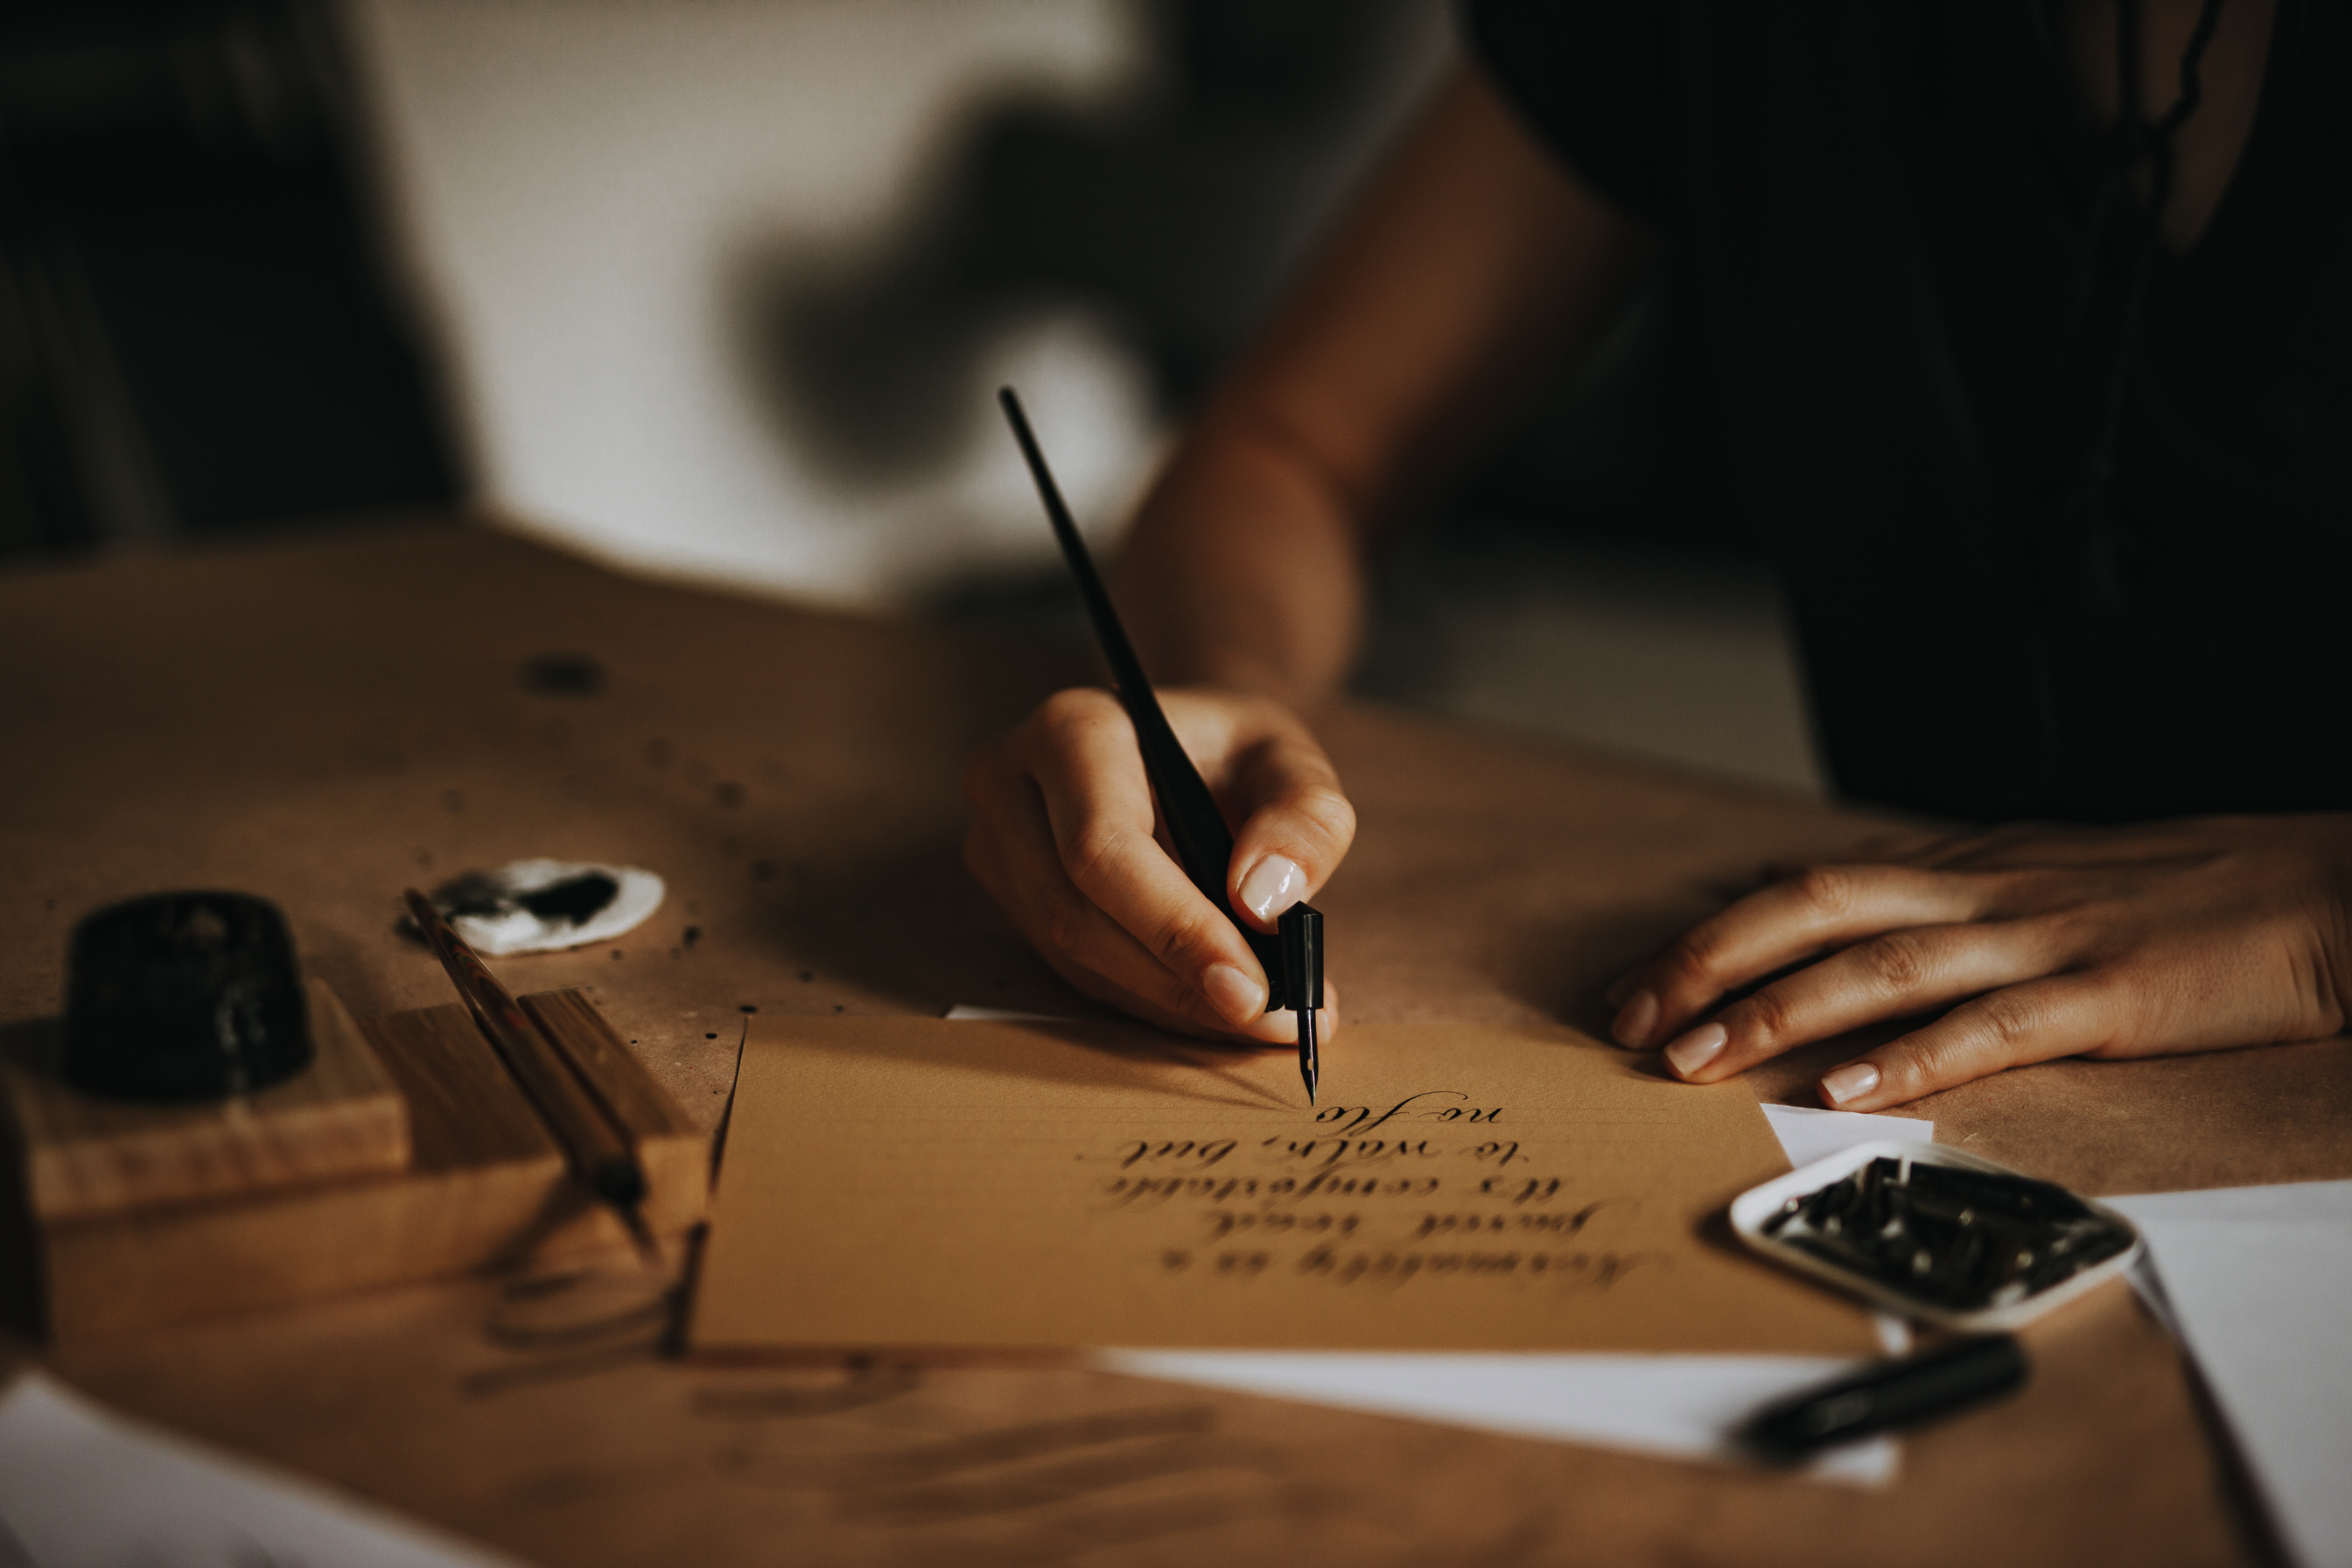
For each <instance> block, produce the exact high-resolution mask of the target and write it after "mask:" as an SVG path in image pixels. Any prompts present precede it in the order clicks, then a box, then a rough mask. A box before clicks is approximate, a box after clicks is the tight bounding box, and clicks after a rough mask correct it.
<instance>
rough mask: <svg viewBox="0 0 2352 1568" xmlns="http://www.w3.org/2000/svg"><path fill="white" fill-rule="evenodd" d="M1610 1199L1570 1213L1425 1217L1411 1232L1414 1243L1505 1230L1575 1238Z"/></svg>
mask: <svg viewBox="0 0 2352 1568" xmlns="http://www.w3.org/2000/svg"><path fill="white" fill-rule="evenodd" d="M1610 1202H1611V1200H1610V1199H1607V1198H1602V1199H1601V1200H1599V1201H1598V1202H1596V1203H1589V1204H1587V1205H1584V1206H1583V1207H1582V1208H1580V1209H1578V1210H1577V1211H1576V1212H1575V1213H1574V1214H1512V1215H1502V1214H1425V1215H1422V1216H1421V1226H1420V1228H1418V1229H1416V1230H1415V1231H1414V1232H1413V1233H1412V1239H1413V1240H1415V1241H1427V1240H1428V1239H1429V1238H1430V1237H1433V1236H1454V1235H1469V1236H1475V1235H1476V1234H1478V1233H1480V1232H1486V1233H1490V1234H1491V1233H1494V1232H1499V1231H1507V1232H1510V1233H1512V1234H1514V1235H1520V1236H1525V1235H1528V1234H1531V1233H1532V1234H1537V1235H1550V1236H1576V1235H1579V1234H1580V1233H1581V1232H1582V1231H1583V1229H1584V1227H1585V1226H1588V1225H1590V1224H1591V1223H1592V1216H1593V1215H1596V1214H1598V1213H1600V1212H1601V1210H1602V1209H1604V1208H1606V1207H1608V1206H1609V1205H1610Z"/></svg>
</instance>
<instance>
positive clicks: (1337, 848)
mask: <svg viewBox="0 0 2352 1568" xmlns="http://www.w3.org/2000/svg"><path fill="white" fill-rule="evenodd" d="M1234 784H1235V789H1234V799H1235V802H1236V804H1237V805H1239V806H1240V807H1241V809H1242V811H1243V813H1244V816H1243V820H1242V826H1241V831H1240V832H1238V833H1236V834H1234V858H1233V864H1232V865H1231V866H1229V867H1228V868H1226V871H1225V892H1226V896H1227V897H1228V898H1229V899H1230V900H1232V902H1233V907H1234V910H1237V911H1238V912H1239V913H1240V914H1241V917H1242V919H1243V920H1244V921H1247V922H1248V923H1249V924H1251V925H1253V926H1255V927H1256V928H1257V929H1258V930H1259V931H1272V930H1274V929H1275V922H1276V921H1277V920H1279V919H1280V918H1281V916H1282V912H1283V911H1284V910H1287V909H1288V908H1290V906H1291V905H1293V904H1296V903H1298V902H1300V901H1302V900H1306V899H1308V898H1310V897H1312V896H1313V895H1314V894H1315V893H1316V891H1317V890H1318V889H1320V888H1321V887H1322V886H1323V884H1324V883H1325V882H1327V881H1328V880H1329V879H1330V877H1331V873H1332V872H1334V871H1336V870H1338V869H1339V862H1340V861H1341V860H1343V859H1345V858H1347V854H1348V847H1349V845H1350V844H1352V843H1354V842H1355V838H1356V808H1355V807H1354V806H1352V805H1349V803H1348V797H1347V796H1346V795H1343V794H1341V793H1340V790H1339V773H1338V772H1337V771H1336V770H1334V769H1333V768H1332V766H1331V760H1330V758H1328V757H1327V756H1325V755H1324V754H1323V748H1322V747H1320V746H1318V745H1317V744H1316V743H1315V741H1314V739H1313V737H1311V736H1309V735H1308V734H1307V732H1306V731H1305V729H1304V728H1303V727H1302V728H1299V729H1297V730H1288V729H1286V730H1284V731H1280V732H1277V733H1275V734H1272V735H1268V736H1266V737H1265V738H1264V739H1263V740H1261V741H1260V742H1258V743H1257V744H1256V745H1255V746H1253V747H1251V748H1250V751H1249V753H1248V755H1247V756H1245V757H1244V758H1243V759H1242V765H1241V766H1240V767H1238V768H1236V769H1235V771H1234Z"/></svg>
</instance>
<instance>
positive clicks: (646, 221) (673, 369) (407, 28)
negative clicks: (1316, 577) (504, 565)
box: [346, 0, 1160, 605]
mask: <svg viewBox="0 0 2352 1568" xmlns="http://www.w3.org/2000/svg"><path fill="white" fill-rule="evenodd" d="M346 4H347V6H348V24H349V26H348V32H349V34H350V36H351V37H352V43H353V45H354V47H355V52H356V53H357V54H358V56H359V57H360V59H361V62H362V74H363V78H364V80H365V83H366V86H367V89H368V92H369V94H370V96H371V98H372V100H373V101H372V103H371V105H370V110H371V113H372V114H373V118H374V120H375V121H376V122H377V124H378V126H379V127H380V131H381V140H382V142H383V148H382V152H383V163H384V166H385V173H386V176H387V179H388V182H389V184H390V186H391V195H392V196H393V199H394V210H395V215H396V218H395V228H396V231H397V233H398V235H399V237H400V239H401V242H402V244H403V246H404V249H405V251H406V252H407V258H408V261H409V264H410V268H411V270H412V272H413V274H414V275H415V279H416V282H417V285H418V289H419V292H420V294H421V296H422V298H423V300H424V303H425V309H426V314H427V317H428V320H429V321H430V322H431V324H432V325H433V326H434V327H435V329H436V332H437V336H438V339H439V342H437V344H436V347H438V349H439V350H440V352H441V355H442V359H443V363H445V364H446V366H447V367H448V369H449V373H450V379H451V382H452V391H453V393H454V395H455V396H456V400H457V413H458V416H459V418H460V421H461V423H462V424H463V425H464V426H465V427H466V430H467V434H468V436H469V437H470V439H471V442H472V446H473V458H474V461H475V467H476V471H477V473H478V476H479V478H480V480H481V485H482V489H483V492H484V499H485V500H488V502H489V503H490V504H491V505H492V506H494V507H495V508H497V509H499V510H502V511H504V512H506V513H507V514H509V515H510V516H511V517H513V518H514V519H515V520H516V521H517V522H518V525H519V526H522V527H524V528H527V529H530V530H536V531H544V532H546V533H548V534H550V535H551V536H553V537H557V538H560V539H562V540H564V541H567V542H571V543H572V544H573V545H575V546H577V547H580V548H583V549H585V550H587V551H588V552H591V553H593V554H597V555H600V556H603V557H604V558H606V559H608V560H611V561H613V562H615V563H621V564H625V565H630V566H635V567H637V568H640V569H647V570H652V571H655V572H658V573H664V574H677V575H683V576H688V577H697V578H704V579H711V580H719V581H724V582H728V583H731V584H738V585H741V586H746V587H753V588H763V589H775V590H781V591H785V592H790V593H795V594H801V595H812V596H817V597H824V598H830V599H835V600H838V601H845V602H848V603H854V604H866V605H881V604H887V603H889V602H892V601H893V600H896V599H899V598H902V597H903V596H904V595H907V594H908V593H910V592H913V591H917V590H919V589H920V588H921V587H923V586H925V585H927V584H929V583H931V582H933V581H936V580H939V579H941V578H943V577H946V576H948V575H950V574H954V573H956V572H959V571H963V570H969V569H971V568H973V567H986V566H990V565H994V566H1003V565H1005V564H1007V563H1013V562H1017V561H1023V560H1037V559H1042V558H1043V557H1044V555H1045V552H1047V551H1048V550H1049V549H1050V542H1049V540H1048V537H1047V535H1046V533H1045V529H1044V525H1043V522H1042V520H1041V517H1040V515H1039V513H1038V510H1037V507H1036V501H1035V499H1034V494H1033V493H1032V492H1031V491H1030V490H1029V489H1028V481H1027V479H1026V477H1025V475H1024V472H1023V470H1022V469H1021V468H1020V465H1019V460H1018V458H1017V455H1016V454H1015V453H1014V451H1013V448H1012V447H1011V444H1010V442H1009V441H1007V440H1006V439H1005V438H1004V437H1003V435H1002V433H1001V432H1000V431H998V430H997V429H996V428H995V426H993V424H992V422H989V421H976V422H975V425H974V428H975V431H976V432H978V433H979V436H978V437H976V438H975V439H974V441H973V442H972V444H971V448H970V449H969V450H968V451H966V452H965V453H964V454H962V456H961V458H960V460H959V461H958V462H957V463H956V464H955V465H954V466H953V468H952V471H951V472H950V475H949V477H947V478H945V479H938V480H932V481H929V482H926V483H924V484H922V485H920V486H919V487H909V486H902V487H897V488H883V489H873V490H845V489H840V488H837V487H834V486H829V485H828V484H827V483H825V482H824V480H822V479H820V478H818V477H817V474H816V472H815V470H814V468H813V466H812V465H810V464H807V463H804V462H803V461H801V460H799V458H798V457H797V455H796V453H795V451H794V448H793V435H792V430H791V421H790V418H789V409H785V410H783V411H782V412H783V414H784V415H785V417H783V418H782V419H780V418H779V417H778V411H777V409H776V406H775V404H776V394H775V393H774V392H773V391H772V390H766V389H755V382H756V379H757V378H756V376H755V374H754V367H753V365H752V363H751V353H749V352H748V351H747V350H746V348H745V345H744V343H743V342H742V341H741V339H742V335H743V331H744V323H742V322H741V321H739V320H736V319H733V318H732V315H731V311H732V310H733V309H734V307H733V306H732V304H731V302H730V277H731V276H732V272H731V269H732V268H735V267H737V266H738V265H739V264H740V258H743V257H745V256H747V255H773V254H789V253H790V252H791V251H792V250H793V249H794V248H806V249H810V250H817V249H821V248H822V247H824V246H827V245H833V246H836V247H838V246H845V245H849V246H855V245H859V244H865V243H870V242H871V241H872V240H873V238H874V237H875V236H876V235H877V234H880V233H884V232H887V229H888V227H889V226H891V225H892V224H893V223H894V222H895V221H897V220H898V218H899V216H901V215H902V214H903V213H904V212H905V211H907V210H908V207H909V205H911V204H912V203H913V202H914V201H915V200H916V199H918V196H919V192H920V190H921V187H922V181H923V178H924V176H925V174H926V173H927V171H928V169H929V165H930V163H931V162H932V160H933V158H934V157H935V155H936V154H937V153H939V152H940V150H941V149H942V147H943V146H944V145H945V144H946V142H948V141H949V139H950V136H951V134H952V132H953V131H954V129H955V127H956V126H957V124H958V122H959V120H960V118H961V117H962V116H965V115H966V114H968V113H969V112H970V111H971V110H972V109H973V108H974V107H975V106H976V105H977V104H978V103H979V102H980V101H982V100H983V99H986V98H989V97H992V96H995V95H998V94H1001V93H1002V92H1003V91H1004V90H1005V89H1008V88H1014V87H1028V88H1030V89H1033V90H1037V91H1043V92H1048V93H1054V94H1059V95H1066V97H1067V98H1068V99H1070V100H1074V101H1076V102H1079V103H1082V104H1083V103H1095V104H1101V103H1106V102H1108V101H1110V100H1115V99H1116V98H1117V97H1118V95H1120V94H1121V93H1123V92H1129V91H1133V90H1136V89H1137V88H1138V86H1139V77H1140V74H1141V73H1142V72H1143V71H1144V69H1145V68H1146V67H1145V62H1144V60H1143V58H1142V56H1141V50H1142V47H1143V38H1142V36H1141V32H1140V29H1139V26H1137V22H1136V18H1135V16H1133V14H1132V13H1131V12H1130V10H1129V8H1128V7H1127V6H1126V5H1123V4H1120V3H1119V0H990V3H988V4H972V3H962V0H346ZM992 360H993V363H990V364H989V365H987V366H986V367H985V370H984V374H982V376H981V377H979V378H977V379H976V380H975V384H974V385H973V388H972V395H973V396H974V398H975V399H985V398H986V397H987V396H988V395H989V393H990V392H991V390H992V388H993V387H994V385H995V384H997V383H998V382H999V381H1003V380H1010V381H1015V382H1017V383H1018V384H1020V385H1021V387H1022V389H1023V395H1024V399H1025V400H1026V401H1027V402H1028V404H1029V405H1030V409H1031V415H1032V417H1033V419H1034V421H1035V423H1036V424H1037V426H1039V430H1040V434H1041V436H1042V437H1044V438H1045V441H1046V442H1047V445H1048V447H1049V449H1050V451H1051V453H1052V455H1053V457H1054V459H1055V467H1056V468H1057V470H1058V471H1059V474H1060V476H1061V479H1062V481H1063V484H1064V488H1065V489H1066V491H1067V492H1068V493H1069V495H1070V499H1071V501H1072V505H1073V509H1074V510H1076V512H1077V513H1078V515H1079V516H1080V517H1081V519H1083V520H1085V521H1087V523H1088V524H1089V525H1090V527H1099V526H1102V525H1105V524H1110V523H1115V522H1116V521H1118V517H1119V514H1120V512H1121V511H1122V510H1124V507H1125V505H1126V503H1127V501H1128V500H1129V497H1130V496H1131V494H1132V492H1133V491H1134V490H1135V489H1137V488H1138V487H1139V484H1140V483H1141V481H1142V480H1143V479H1145V478H1146V477H1147V469H1148V468H1149V464H1150V458H1151V457H1152V454H1153V452H1154V449H1155V445H1156V442H1157V441H1158V439H1159V438H1160V437H1159V433H1158V432H1156V431H1155V430H1153V429H1152V428H1151V426H1150V416H1149V414H1148V411H1147V395H1148V389H1147V384H1146V380H1145V375H1144V372H1143V370H1142V368H1141V367H1140V366H1139V364H1137V363H1134V362H1133V360H1132V359H1131V357H1130V356H1129V354H1128V353H1126V352H1125V351H1124V350H1123V349H1121V348H1120V347H1119V346H1118V344H1117V343H1116V342H1113V341H1112V340H1111V339H1110V338H1109V337H1108V334H1107V333H1106V332H1105V331H1102V330H1100V329H1099V328H1097V327H1096V326H1095V325H1094V324H1093V323H1091V322H1089V321H1087V319H1086V318H1085V317H1084V316H1083V315H1080V314H1076V313H1064V314H1054V315H1044V316H1040V317H1037V318H1034V319H1032V320H1030V321H1026V322H1024V323H1023V324H1022V325H1021V326H1019V327H1018V328H1016V329H1014V330H1013V331H1009V332H1008V334H1007V335H1006V337H1005V338H1004V339H1003V341H1001V342H999V343H998V344H997V345H996V346H995V349H994V352H993V355H992Z"/></svg>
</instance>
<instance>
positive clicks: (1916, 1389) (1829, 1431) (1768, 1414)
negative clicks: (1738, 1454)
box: [1739, 1334, 2026, 1462]
mask: <svg viewBox="0 0 2352 1568" xmlns="http://www.w3.org/2000/svg"><path fill="white" fill-rule="evenodd" d="M2025 1377H2026V1362H2025V1352H2024V1351H2023V1350H2022V1349H2021V1348H2020V1347H2019V1345H2018V1342H2017V1340H2016V1338H2015V1337H2014V1336H2013V1335H2010V1334H1985V1335H1980V1336H1977V1337H1974V1338H1969V1339H1962V1340H1955V1341H1953V1342H1951V1343H1949V1344H1946V1345H1940V1346H1938V1347H1937V1348H1936V1349H1934V1350H1931V1351H1928V1352H1925V1353H1924V1354H1920V1355H1916V1356H1911V1357H1908V1358H1906V1359H1904V1360H1900V1361H1885V1362H1879V1363H1875V1364H1874V1365H1872V1366H1868V1367H1864V1369H1863V1370H1862V1371H1860V1372H1857V1373H1850V1374H1848V1375H1846V1376H1844V1377H1841V1378H1838V1379H1836V1380H1834V1381H1833V1382H1830V1383H1826V1384H1821V1385H1819V1386H1818V1387H1814V1388H1809V1389H1806V1390H1805V1391H1804V1392H1803V1393H1801V1394H1793V1395H1791V1396H1790V1397H1789V1398H1787V1399H1782V1400H1776V1401H1775V1402H1774V1403H1772V1404H1770V1405H1766V1406H1765V1407H1764V1408H1763V1409H1761V1410H1759V1411H1758V1412H1757V1413H1756V1414H1755V1415H1752V1416H1750V1417H1749V1418H1748V1422H1747V1424H1746V1426H1743V1427H1742V1428H1741V1430H1740V1434H1739V1437H1740V1441H1741V1443H1742V1444H1743V1445H1745V1446H1746V1447H1748V1448H1749V1449H1750V1450H1752V1451H1754V1452H1756V1453H1758V1454H1759V1455H1761V1456H1763V1457H1765V1458H1771V1459H1776V1460H1780V1461H1784V1462H1787V1461H1793V1460H1797V1459H1801V1458H1806V1457H1808V1456H1809V1455H1811V1454H1812V1453H1814V1452H1815V1451H1817V1450H1819V1449H1822V1448H1826V1447H1832V1445H1834V1444H1838V1443H1851V1442H1853V1441H1854V1440H1855V1439H1857V1438H1862V1437H1869V1436H1875V1435H1877V1434H1878V1433H1881V1432H1893V1431H1899V1430H1901V1429H1903V1428H1905V1427H1907V1426H1923V1425H1925V1424H1926V1423H1927V1422H1930V1421H1934V1420H1937V1419H1939V1418H1941V1417H1943V1416H1945V1415H1952V1414H1954V1413H1955V1412H1958V1411H1960V1410H1965V1409H1967V1408H1968V1407H1969V1405H1977V1404H1980V1403H1982V1402H1983V1401H1985V1400H1988V1399H1991V1398H1993V1397H1995V1396H1996V1395H1999V1394H2007V1393H2008V1392H2009V1391H2010V1390H2011V1389H2013V1388H2016V1387H2017V1386H2019V1385H2020V1384H2022V1383H2024V1381H2025Z"/></svg>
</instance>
